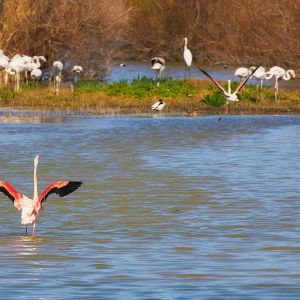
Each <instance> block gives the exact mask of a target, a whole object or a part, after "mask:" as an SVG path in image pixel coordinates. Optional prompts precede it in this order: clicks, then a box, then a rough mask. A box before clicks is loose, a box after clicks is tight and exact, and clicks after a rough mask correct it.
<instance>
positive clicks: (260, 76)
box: [253, 66, 266, 89]
mask: <svg viewBox="0 0 300 300" xmlns="http://www.w3.org/2000/svg"><path fill="white" fill-rule="evenodd" d="M253 77H254V78H255V79H256V81H257V85H256V88H257V89H258V81H259V80H260V88H261V89H262V87H263V81H264V79H266V69H265V68H264V67H262V66H260V67H259V68H258V69H257V70H256V71H255V73H254V74H253Z"/></svg>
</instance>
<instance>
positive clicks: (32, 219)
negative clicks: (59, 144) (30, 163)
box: [0, 155, 82, 235]
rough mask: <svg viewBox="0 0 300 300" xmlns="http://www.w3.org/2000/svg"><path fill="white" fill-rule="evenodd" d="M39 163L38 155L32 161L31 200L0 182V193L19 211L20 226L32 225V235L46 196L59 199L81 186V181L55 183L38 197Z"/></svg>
mask: <svg viewBox="0 0 300 300" xmlns="http://www.w3.org/2000/svg"><path fill="white" fill-rule="evenodd" d="M38 162H39V155H37V156H36V157H35V159H34V171H33V199H30V198H28V197H26V196H25V195H24V194H21V193H20V192H18V191H17V190H15V189H14V188H13V187H12V186H11V185H10V184H8V183H7V182H4V181H0V192H2V193H3V194H5V195H6V196H7V197H8V198H9V199H11V200H12V201H13V204H14V207H15V208H16V209H17V210H21V211H22V213H21V224H23V225H25V226H26V235H27V226H28V225H29V224H33V227H32V235H34V230H35V224H36V219H37V216H38V215H39V213H40V211H41V210H42V209H43V208H44V202H45V201H46V200H47V198H48V196H49V195H51V194H54V193H55V194H57V195H59V196H60V197H64V196H66V195H68V194H70V193H72V192H74V191H75V190H77V189H78V188H79V187H80V186H81V185H82V182H81V181H68V180H63V181H56V182H54V183H53V184H51V185H49V186H48V187H47V188H46V189H45V190H44V191H43V192H42V193H41V194H40V195H38V187H37V166H38Z"/></svg>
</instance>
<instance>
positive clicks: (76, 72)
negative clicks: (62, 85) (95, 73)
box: [71, 66, 83, 93]
mask: <svg viewBox="0 0 300 300" xmlns="http://www.w3.org/2000/svg"><path fill="white" fill-rule="evenodd" d="M82 72H83V68H82V67H81V66H74V67H73V68H72V73H73V78H72V82H71V91H72V93H74V86H75V85H76V83H77V82H78V81H79V79H80V76H81V73H82Z"/></svg>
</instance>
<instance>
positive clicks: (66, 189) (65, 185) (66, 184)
mask: <svg viewBox="0 0 300 300" xmlns="http://www.w3.org/2000/svg"><path fill="white" fill-rule="evenodd" d="M81 185H82V182H81V181H68V180H63V181H56V182H54V183H53V184H51V185H49V186H48V187H47V188H46V189H45V190H44V191H43V192H42V193H41V194H40V195H39V201H40V202H41V203H43V202H45V201H46V200H47V198H48V196H49V195H51V194H57V195H58V196H59V197H64V196H67V195H69V194H71V193H72V192H74V191H75V190H77V189H78V188H79V187H80V186H81Z"/></svg>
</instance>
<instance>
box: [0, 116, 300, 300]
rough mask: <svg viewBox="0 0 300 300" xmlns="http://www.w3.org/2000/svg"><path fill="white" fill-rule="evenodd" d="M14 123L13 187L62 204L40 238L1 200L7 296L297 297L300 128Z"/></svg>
mask: <svg viewBox="0 0 300 300" xmlns="http://www.w3.org/2000/svg"><path fill="white" fill-rule="evenodd" d="M53 121H54V122H50V120H49V119H47V120H45V122H26V123H22V122H21V123H14V122H13V123H10V122H8V123H1V124H0V128H1V135H0V144H1V147H0V165H1V169H0V178H1V180H6V181H8V182H10V183H11V184H13V185H14V186H15V187H16V188H17V189H18V190H20V191H21V192H24V193H25V194H27V195H28V196H31V195H32V192H33V184H32V171H33V157H34V155H35V154H36V153H39V154H40V165H39V170H38V178H39V190H40V191H42V190H43V188H44V187H46V186H47V185H48V184H50V183H52V181H54V180H58V179H64V178H68V179H73V180H82V181H83V182H84V185H83V186H82V188H81V189H79V190H78V191H77V192H75V193H73V194H71V195H70V196H67V197H66V198H59V199H58V198H56V197H55V196H52V197H49V199H48V200H47V206H46V209H45V211H44V212H42V215H41V216H40V219H39V222H38V224H37V228H36V229H37V236H36V237H24V228H23V227H22V226H21V224H20V215H19V212H17V211H16V210H15V209H14V208H13V207H12V204H11V201H10V200H8V199H6V197H5V196H4V195H1V196H0V225H1V226H0V251H1V256H0V267H1V268H0V270H1V271H0V295H1V298H2V299H16V298H17V299H66V298H74V299H80V298H84V297H85V298H86V297H89V298H94V299H200V298H201V299H229V298H230V299H241V296H242V298H243V299H274V298H277V299H279V298H280V299H297V298H298V297H299V294H300V287H299V282H300V258H299V257H300V256H299V252H300V238H299V237H300V230H299V228H300V221H299V220H300V218H299V215H300V209H299V207H300V206H299V195H300V185H299V182H300V175H299V168H298V163H299V159H300V144H299V142H298V139H299V136H300V126H299V125H300V117H298V116H228V117H225V118H223V119H222V121H221V122H218V117H217V116H205V117H204V116H199V117H196V118H183V117H164V116H158V117H155V118H152V117H150V116H149V117H141V118H137V117H130V116H129V117H115V118H113V117H98V116H71V117H70V118H67V119H59V118H58V119H53Z"/></svg>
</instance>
